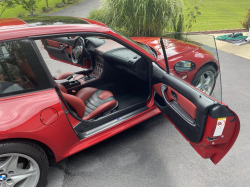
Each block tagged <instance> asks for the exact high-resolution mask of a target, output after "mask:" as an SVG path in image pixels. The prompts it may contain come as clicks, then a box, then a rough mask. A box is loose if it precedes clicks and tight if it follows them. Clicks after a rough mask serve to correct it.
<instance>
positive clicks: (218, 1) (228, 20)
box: [183, 0, 250, 31]
mask: <svg viewBox="0 0 250 187" xmlns="http://www.w3.org/2000/svg"><path fill="white" fill-rule="evenodd" d="M183 1H188V2H190V3H192V2H194V1H195V0H183ZM202 4H203V6H202V7H201V8H200V12H201V16H199V17H198V18H197V22H196V24H194V25H193V28H192V30H193V31H206V30H220V29H238V28H242V25H241V24H240V22H239V21H241V20H244V16H245V15H246V14H247V10H246V9H250V0H238V1H235V0H203V1H202Z"/></svg>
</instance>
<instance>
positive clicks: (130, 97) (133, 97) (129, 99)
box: [114, 92, 148, 110]
mask: <svg viewBox="0 0 250 187" xmlns="http://www.w3.org/2000/svg"><path fill="white" fill-rule="evenodd" d="M114 97H115V99H116V100H117V101H118V104H119V105H118V110H121V109H124V108H127V107H129V106H132V105H134V104H137V103H139V102H142V101H145V100H146V99H147V98H148V93H141V92H132V93H126V94H119V95H115V96H114Z"/></svg>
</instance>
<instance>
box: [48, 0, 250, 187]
mask: <svg viewBox="0 0 250 187" xmlns="http://www.w3.org/2000/svg"><path fill="white" fill-rule="evenodd" d="M98 2H99V1H98V0H85V1H83V2H82V3H79V4H78V5H74V6H72V7H70V8H68V9H65V10H62V11H60V12H58V13H55V14H56V15H71V16H81V15H79V14H78V13H79V12H78V11H75V10H74V7H75V9H76V10H82V13H83V14H82V15H86V13H87V12H88V10H90V9H91V8H92V7H96V6H97V5H98ZM91 5H93V6H92V7H91ZM80 6H81V7H80ZM86 9H87V10H86ZM55 14H54V15H55ZM82 17H84V16H82ZM219 57H220V60H221V67H222V68H221V71H222V87H223V101H224V102H225V103H227V104H228V105H229V106H230V107H231V108H232V109H233V110H234V111H235V112H236V113H237V114H238V115H239V117H240V120H241V132H240V136H239V137H238V140H237V141H236V143H235V145H234V146H233V148H232V149H231V151H230V152H229V153H228V155H226V157H225V158H224V159H223V160H222V161H221V162H220V163H219V164H218V165H216V166H215V165H213V164H212V162H211V161H210V160H204V159H202V158H201V157H200V156H199V155H198V154H197V153H196V152H195V151H194V150H193V148H192V147H191V146H190V145H189V144H188V142H186V141H185V139H184V138H183V137H182V136H181V135H180V134H179V133H178V132H177V130H176V129H175V128H174V126H173V125H172V124H171V123H170V122H169V121H168V120H167V119H165V117H163V115H158V116H155V117H154V118H152V119H150V120H147V121H145V122H143V123H140V124H138V125H137V126H135V127H133V128H131V129H128V130H127V131H125V132H123V133H120V134H118V135H116V136H114V137H112V138H110V139H108V140H106V141H104V142H102V143H99V144H97V145H95V146H93V147H91V148H88V149H86V150H84V151H82V152H80V153H77V154H75V155H73V156H71V157H69V158H67V159H65V160H63V161H61V162H59V163H57V164H56V165H54V166H51V167H50V172H49V176H48V184H47V187H72V186H74V187H86V186H88V187H110V186H115V187H122V186H126V187H128V186H133V187H140V186H143V187H151V186H157V187H158V186H159V187H161V186H162V187H165V186H174V187H178V186H181V187H183V186H185V187H189V186H190V187H196V186H197V187H203V186H204V187H207V186H213V187H215V186H220V187H221V186H225V187H231V186H232V187H235V186H237V187H240V186H244V187H245V186H249V181H250V175H249V173H250V162H249V160H250V143H249V132H250V125H249V121H250V115H249V113H250V83H249V80H250V73H249V70H250V60H248V59H245V58H241V57H238V56H235V55H232V54H229V53H226V52H223V51H219Z"/></svg>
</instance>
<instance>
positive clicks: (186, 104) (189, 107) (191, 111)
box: [154, 83, 197, 119]
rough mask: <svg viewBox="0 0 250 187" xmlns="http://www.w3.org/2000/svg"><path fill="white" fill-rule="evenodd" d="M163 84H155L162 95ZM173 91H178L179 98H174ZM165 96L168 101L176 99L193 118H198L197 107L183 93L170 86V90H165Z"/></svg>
mask: <svg viewBox="0 0 250 187" xmlns="http://www.w3.org/2000/svg"><path fill="white" fill-rule="evenodd" d="M161 85H162V83H158V84H155V85H154V89H155V91H156V92H157V93H158V94H159V95H160V96H161V97H162V93H161ZM171 91H174V93H176V95H177V98H178V100H176V99H175V98H173V96H172V94H171ZM165 96H166V99H167V100H168V101H172V100H175V101H176V102H177V103H178V104H179V105H181V107H182V108H183V109H184V110H185V111H186V112H187V113H188V114H189V115H190V116H191V117H192V118H193V119H196V111H197V107H196V106H195V105H194V104H193V103H192V102H191V101H189V100H188V99H186V98H185V97H184V96H183V95H181V94H180V93H178V92H177V91H176V90H174V89H173V88H171V87H168V90H167V91H166V92H165Z"/></svg>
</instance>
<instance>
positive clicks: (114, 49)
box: [85, 37, 149, 81]
mask: <svg viewBox="0 0 250 187" xmlns="http://www.w3.org/2000/svg"><path fill="white" fill-rule="evenodd" d="M85 41H86V48H87V50H89V51H91V52H93V53H94V54H95V57H96V60H95V62H96V67H97V69H95V70H94V72H95V73H102V72H103V68H104V66H103V65H104V62H107V63H108V64H110V65H112V66H115V67H116V68H118V69H120V70H122V71H124V72H126V73H129V74H132V75H135V76H137V77H138V78H140V79H142V80H145V81H147V80H148V69H149V67H148V63H147V61H146V60H145V59H143V58H142V57H141V56H140V55H138V54H136V53H134V52H133V51H131V50H130V49H128V48H126V47H124V46H123V45H121V44H119V43H117V42H115V41H113V40H111V39H99V38H92V37H88V38H85Z"/></svg>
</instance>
